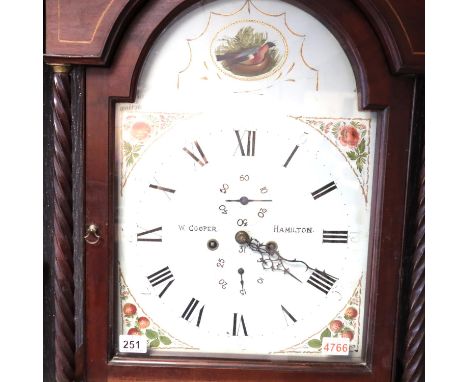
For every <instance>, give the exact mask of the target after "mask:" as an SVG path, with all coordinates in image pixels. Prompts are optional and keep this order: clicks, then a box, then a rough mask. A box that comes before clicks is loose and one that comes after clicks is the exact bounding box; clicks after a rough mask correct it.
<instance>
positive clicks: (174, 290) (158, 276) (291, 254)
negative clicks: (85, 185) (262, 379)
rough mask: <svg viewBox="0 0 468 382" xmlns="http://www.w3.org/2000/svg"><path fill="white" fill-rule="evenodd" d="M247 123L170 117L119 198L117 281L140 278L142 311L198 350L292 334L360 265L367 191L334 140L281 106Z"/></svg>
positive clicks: (307, 331)
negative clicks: (241, 236) (277, 112)
mask: <svg viewBox="0 0 468 382" xmlns="http://www.w3.org/2000/svg"><path fill="white" fill-rule="evenodd" d="M249 121H250V122H249V123H246V121H245V120H243V119H240V118H239V119H238V120H231V121H223V120H222V119H219V116H216V115H214V116H211V115H201V116H198V117H195V118H193V119H190V120H189V121H186V122H180V123H178V124H176V125H175V126H174V127H173V128H172V129H171V130H169V131H167V132H166V133H165V135H164V136H162V137H161V138H160V139H158V140H156V141H155V142H154V143H153V144H152V145H151V147H150V148H149V149H148V150H147V152H146V153H145V155H144V157H143V158H142V159H141V160H140V162H139V164H138V166H136V167H135V168H134V170H133V172H132V174H131V176H130V177H129V178H128V180H127V184H126V186H125V189H124V192H123V196H122V199H121V207H122V212H121V221H120V224H121V238H122V240H121V251H120V263H121V267H122V269H124V271H125V276H126V281H127V283H128V284H129V285H140V284H141V286H142V287H143V286H147V287H148V288H150V290H151V294H149V295H146V296H144V297H143V298H142V299H141V300H139V302H140V303H141V305H142V307H144V310H145V312H146V313H147V314H148V315H149V316H150V317H151V318H153V319H154V320H156V321H157V322H158V324H160V325H161V326H162V327H164V329H165V330H166V331H168V332H169V333H171V334H173V335H174V336H177V337H179V338H180V339H181V340H183V341H184V342H185V343H189V344H190V345H192V346H194V347H196V348H199V349H200V350H201V351H205V352H221V353H224V352H227V353H230V352H233V353H244V352H248V353H268V352H280V351H282V349H285V348H287V347H289V346H292V345H294V344H296V343H298V342H300V341H301V340H303V339H305V338H306V337H307V336H308V335H311V334H312V333H313V332H316V331H318V330H320V329H321V327H323V325H324V323H325V324H326V323H327V322H328V321H330V320H331V319H332V318H333V316H334V315H335V314H336V313H337V312H338V311H339V310H340V309H341V308H342V307H343V305H344V304H346V300H347V299H349V298H350V297H351V295H352V293H353V292H354V290H355V288H356V285H357V284H358V282H359V280H360V279H361V277H362V276H363V271H364V268H365V264H366V246H367V240H366V239H367V234H366V225H367V220H366V219H367V216H366V214H365V211H366V208H365V203H364V200H363V196H362V193H361V190H360V187H359V183H358V182H356V179H355V178H354V174H353V172H352V169H351V168H350V167H349V165H348V164H347V162H346V161H343V160H342V158H341V157H340V156H339V155H337V154H338V153H337V150H336V148H335V147H333V146H332V145H330V144H329V142H328V141H327V140H326V139H325V138H324V137H323V136H322V135H321V134H319V133H318V132H316V131H314V130H313V129H311V128H310V127H309V126H306V125H304V124H303V123H301V122H298V121H297V120H295V119H292V118H288V117H283V118H281V117H280V116H276V117H274V118H273V117H271V118H261V119H259V118H258V117H257V118H256V117H255V116H253V115H252V116H250V118H249ZM251 126H255V128H252V127H251ZM249 131H250V135H249ZM249 137H250V140H249ZM249 142H250V143H249ZM243 154H244V155H243ZM314 196H315V198H314ZM239 231H245V232H247V233H248V234H249V235H250V237H251V238H252V239H255V240H257V241H258V242H260V243H262V244H266V243H267V242H275V243H276V244H277V247H278V252H279V253H280V255H281V261H279V260H278V257H277V255H276V254H270V255H268V254H266V255H265V253H264V254H263V255H262V254H261V253H260V252H258V251H255V250H253V249H252V248H250V247H249V246H243V245H239V244H238V243H237V242H236V240H235V235H236V233H237V232H239ZM353 237H359V240H355V241H353V240H351V238H353ZM210 240H212V241H210ZM212 243H215V244H216V245H215V246H217V248H216V249H211V248H209V246H210V244H212ZM262 260H263V261H262ZM288 260H289V261H288ZM158 272H159V273H158ZM164 278H167V280H164ZM166 287H167V288H166ZM195 303H196V306H195ZM192 308H193V309H192ZM201 309H202V310H201Z"/></svg>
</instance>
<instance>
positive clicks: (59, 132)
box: [52, 65, 75, 382]
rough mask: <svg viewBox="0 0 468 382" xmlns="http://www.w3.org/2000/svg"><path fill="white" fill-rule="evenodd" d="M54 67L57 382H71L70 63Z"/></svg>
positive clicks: (72, 353) (72, 297)
mask: <svg viewBox="0 0 468 382" xmlns="http://www.w3.org/2000/svg"><path fill="white" fill-rule="evenodd" d="M52 66H53V70H54V83H53V91H52V96H53V102H54V104H53V117H54V252H55V264H54V265H55V267H54V271H55V277H54V303H55V375H56V381H58V382H68V381H73V379H74V363H75V362H74V360H75V323H74V320H75V317H74V308H75V306H74V305H75V304H74V284H73V218H72V161H71V152H72V150H71V103H70V78H69V71H70V66H68V65H52Z"/></svg>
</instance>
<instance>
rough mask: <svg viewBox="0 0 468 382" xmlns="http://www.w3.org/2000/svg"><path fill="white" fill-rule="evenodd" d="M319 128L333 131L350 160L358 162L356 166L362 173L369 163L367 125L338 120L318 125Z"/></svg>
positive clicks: (353, 121)
mask: <svg viewBox="0 0 468 382" xmlns="http://www.w3.org/2000/svg"><path fill="white" fill-rule="evenodd" d="M318 127H319V129H320V130H321V131H322V132H323V133H324V134H328V133H329V132H331V134H333V136H334V137H335V138H336V140H337V142H338V144H339V145H340V146H341V149H342V150H343V151H345V152H346V156H347V157H348V159H349V160H351V161H353V162H354V163H355V164H356V168H357V169H358V171H359V172H360V173H362V171H363V169H364V166H365V165H366V164H367V161H368V156H369V153H368V152H366V148H367V147H368V143H367V141H366V135H367V129H368V128H367V126H365V125H364V124H362V123H361V122H359V121H355V120H352V121H349V122H348V121H336V122H328V123H326V124H325V123H323V122H320V123H319V125H318Z"/></svg>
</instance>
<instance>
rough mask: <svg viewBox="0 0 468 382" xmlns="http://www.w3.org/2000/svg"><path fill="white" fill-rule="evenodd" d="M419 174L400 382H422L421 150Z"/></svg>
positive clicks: (423, 185) (422, 199) (422, 173)
mask: <svg viewBox="0 0 468 382" xmlns="http://www.w3.org/2000/svg"><path fill="white" fill-rule="evenodd" d="M422 156H423V158H422V164H421V170H420V174H419V192H418V199H417V211H416V226H415V235H414V245H413V258H412V263H411V281H410V289H409V290H410V298H409V304H410V306H409V315H408V325H407V335H406V342H405V355H404V362H403V364H404V368H405V369H404V371H403V379H402V380H403V382H422V381H424V317H425V316H424V304H425V297H424V291H425V287H424V275H425V235H424V232H425V170H424V168H425V164H424V161H425V159H424V147H423V149H422Z"/></svg>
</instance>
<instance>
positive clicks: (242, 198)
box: [226, 196, 273, 206]
mask: <svg viewBox="0 0 468 382" xmlns="http://www.w3.org/2000/svg"><path fill="white" fill-rule="evenodd" d="M272 201H273V200H271V199H249V198H248V197H247V196H243V197H241V198H240V199H227V200H226V202H238V203H240V204H242V205H243V206H245V205H246V204H249V203H250V202H272Z"/></svg>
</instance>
